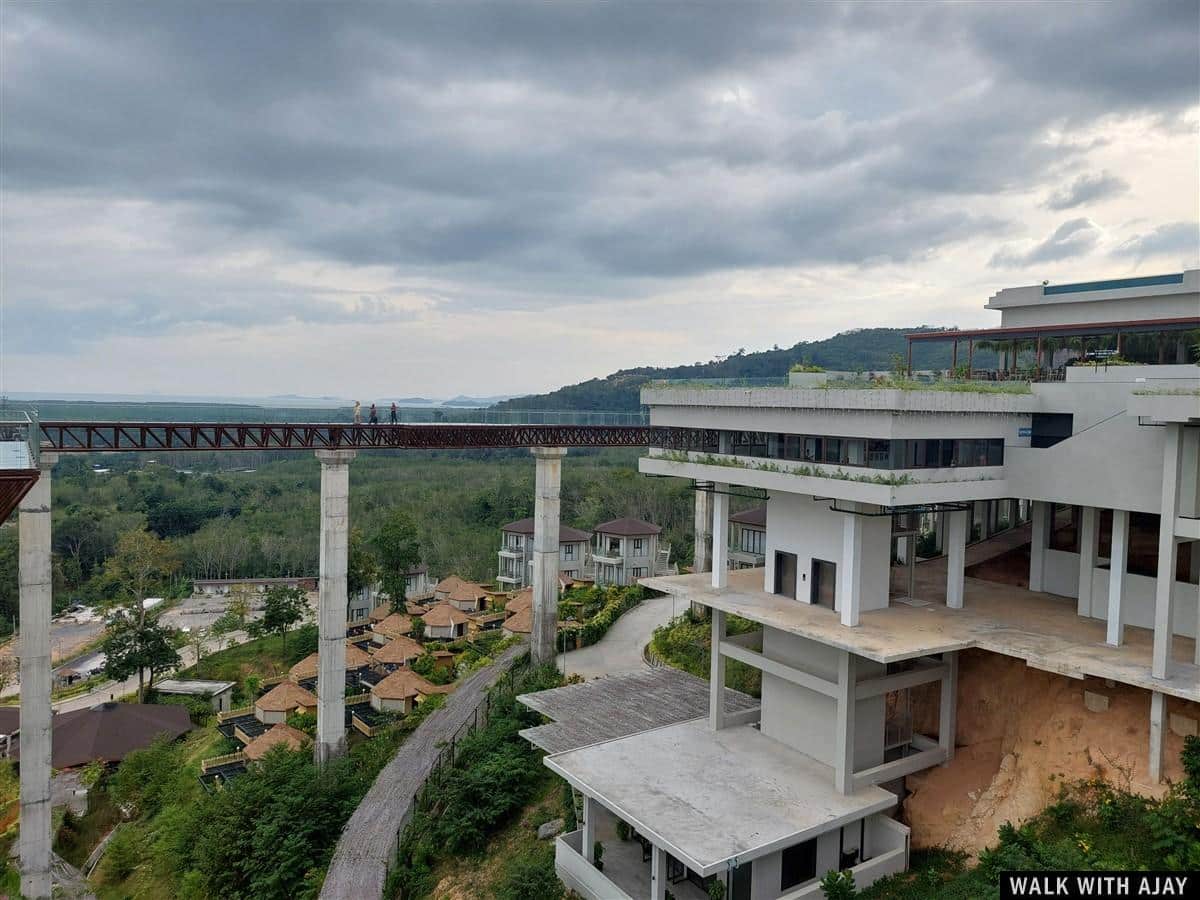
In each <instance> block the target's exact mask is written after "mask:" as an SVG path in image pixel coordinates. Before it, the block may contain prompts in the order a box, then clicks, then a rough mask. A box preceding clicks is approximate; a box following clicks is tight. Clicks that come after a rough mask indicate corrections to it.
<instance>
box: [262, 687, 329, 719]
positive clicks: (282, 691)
mask: <svg viewBox="0 0 1200 900" xmlns="http://www.w3.org/2000/svg"><path fill="white" fill-rule="evenodd" d="M316 705H317V697H316V695H315V694H314V693H313V692H312V691H309V690H305V689H304V688H302V687H300V685H298V684H296V683H295V682H293V681H281V682H279V684H277V685H275V687H273V688H271V690H269V691H267V692H266V693H265V694H263V695H262V696H261V697H259V698H258V699H257V700H255V701H254V708H255V709H260V710H265V711H266V712H291V711H292V710H293V709H297V708H299V707H301V706H304V707H309V706H316Z"/></svg>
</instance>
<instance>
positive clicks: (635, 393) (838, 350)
mask: <svg viewBox="0 0 1200 900" xmlns="http://www.w3.org/2000/svg"><path fill="white" fill-rule="evenodd" d="M941 330H943V329H942V328H941V327H932V326H928V325H923V326H921V327H919V328H857V329H854V330H852V331H843V332H841V333H840V334H835V335H834V336H833V337H831V338H826V339H824V340H820V341H800V342H799V343H797V344H794V345H793V346H791V347H788V348H786V349H783V348H780V347H775V348H772V349H771V350H761V351H756V352H752V353H747V352H746V351H745V350H744V349H743V350H738V351H737V352H736V353H734V354H732V355H731V356H727V357H725V358H723V359H721V358H718V359H714V360H711V361H709V362H706V363H700V362H698V363H694V364H693V365H690V366H666V367H656V366H644V367H641V368H636V369H622V370H621V371H619V372H614V373H613V374H611V375H609V376H608V377H606V378H593V379H591V380H590V381H584V382H581V383H580V384H572V385H568V386H567V387H563V388H559V389H558V390H556V391H551V392H550V393H548V394H534V395H530V396H526V397H514V398H513V399H511V400H507V401H504V402H501V403H498V404H496V408H497V409H563V410H569V409H584V410H612V411H624V410H637V409H639V408H640V406H641V399H640V394H641V389H642V385H644V384H645V383H646V382H647V381H654V380H658V379H663V378H771V377H779V376H783V375H786V374H787V372H788V369H790V368H791V367H792V365H793V364H794V363H798V362H807V363H812V364H814V365H818V366H823V367H824V368H826V369H838V370H844V371H851V372H853V371H857V370H859V369H863V370H872V369H874V370H878V369H890V368H891V366H892V357H893V355H894V354H900V355H901V356H904V355H905V354H907V352H908V342H907V341H906V340H905V339H904V336H905V335H906V334H913V333H915V332H918V331H941ZM950 353H951V351H950V345H949V344H940V343H939V344H932V343H930V344H926V343H919V344H916V345H915V346H914V347H913V368H916V369H948V368H949V367H950ZM994 362H995V354H992V353H988V352H984V351H976V352H975V364H976V365H978V366H990V365H993V364H994Z"/></svg>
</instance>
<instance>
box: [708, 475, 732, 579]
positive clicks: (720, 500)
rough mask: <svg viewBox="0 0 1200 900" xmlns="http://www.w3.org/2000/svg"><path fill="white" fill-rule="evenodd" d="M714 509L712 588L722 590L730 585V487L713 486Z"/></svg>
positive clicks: (723, 485) (722, 485)
mask: <svg viewBox="0 0 1200 900" xmlns="http://www.w3.org/2000/svg"><path fill="white" fill-rule="evenodd" d="M712 509H713V524H712V586H713V587H714V588H716V589H717V590H722V589H723V588H725V587H727V586H728V585H729V485H727V484H720V483H717V484H714V485H713V494H712Z"/></svg>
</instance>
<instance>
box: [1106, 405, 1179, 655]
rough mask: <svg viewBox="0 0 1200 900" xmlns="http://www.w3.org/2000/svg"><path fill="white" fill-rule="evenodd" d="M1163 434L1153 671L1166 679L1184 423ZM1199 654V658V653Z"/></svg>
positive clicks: (1172, 623)
mask: <svg viewBox="0 0 1200 900" xmlns="http://www.w3.org/2000/svg"><path fill="white" fill-rule="evenodd" d="M1164 437H1165V440H1164V443H1163V475H1162V506H1161V512H1160V513H1159V515H1160V516H1161V518H1160V519H1159V524H1158V573H1157V577H1156V579H1155V584H1154V655H1153V659H1152V662H1151V672H1150V674H1151V675H1153V676H1154V677H1155V678H1166V677H1167V672H1168V670H1169V669H1170V668H1171V642H1172V641H1173V639H1174V635H1173V631H1174V627H1175V610H1174V606H1173V600H1172V597H1171V591H1172V589H1173V588H1174V587H1175V552H1176V551H1175V547H1176V543H1177V542H1176V540H1175V519H1176V517H1177V516H1178V515H1179V471H1180V469H1181V468H1182V466H1183V426H1182V425H1181V424H1180V423H1178V422H1171V423H1168V424H1167V426H1166V435H1165V436H1164ZM1114 528H1115V526H1114ZM1193 595H1194V593H1193ZM1197 656H1198V657H1200V652H1198V653H1197Z"/></svg>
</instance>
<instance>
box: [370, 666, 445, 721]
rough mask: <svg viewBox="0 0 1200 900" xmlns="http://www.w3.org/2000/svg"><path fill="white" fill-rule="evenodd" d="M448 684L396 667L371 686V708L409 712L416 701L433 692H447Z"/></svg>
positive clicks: (420, 700) (381, 710)
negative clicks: (436, 682) (429, 679)
mask: <svg viewBox="0 0 1200 900" xmlns="http://www.w3.org/2000/svg"><path fill="white" fill-rule="evenodd" d="M451 690H453V688H452V687H451V686H450V685H439V684H434V683H433V682H431V681H427V680H426V679H424V678H422V677H421V676H420V675H418V674H417V673H416V672H414V671H412V669H397V670H396V671H395V672H393V673H392V674H391V675H389V676H388V677H387V678H385V679H383V681H381V682H379V684H377V685H375V686H374V687H373V688H371V708H372V709H375V710H377V711H379V712H401V713H406V714H407V713H410V712H412V711H413V709H414V708H415V707H416V705H417V704H418V703H421V702H422V701H423V700H424V699H425V698H426V697H430V696H432V695H434V694H448V693H450V691H451Z"/></svg>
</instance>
